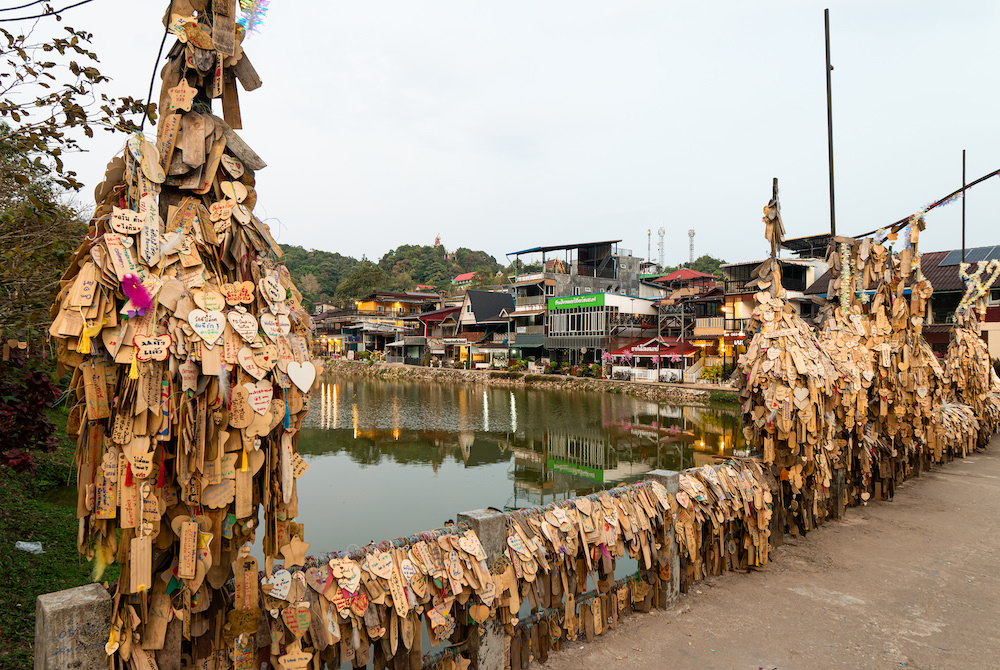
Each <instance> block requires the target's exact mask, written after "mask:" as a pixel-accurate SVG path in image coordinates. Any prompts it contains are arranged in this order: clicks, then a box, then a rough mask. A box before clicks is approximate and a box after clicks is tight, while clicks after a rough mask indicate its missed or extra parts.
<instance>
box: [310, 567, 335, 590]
mask: <svg viewBox="0 0 1000 670" xmlns="http://www.w3.org/2000/svg"><path fill="white" fill-rule="evenodd" d="M331 583H333V575H332V574H330V568H329V567H328V566H326V565H321V566H319V567H316V568H308V569H307V570H306V584H308V585H309V586H310V587H312V589H313V591H316V592H317V593H326V589H327V587H329V586H330V584H331Z"/></svg>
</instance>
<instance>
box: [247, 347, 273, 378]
mask: <svg viewBox="0 0 1000 670" xmlns="http://www.w3.org/2000/svg"><path fill="white" fill-rule="evenodd" d="M250 351H252V352H253V361H254V363H256V364H257V365H259V366H260V367H261V368H262V369H264V370H267V371H268V372H270V371H271V370H273V369H274V366H275V365H277V363H278V347H276V346H274V345H273V344H268V345H266V346H263V347H260V348H259V349H251V350H250Z"/></svg>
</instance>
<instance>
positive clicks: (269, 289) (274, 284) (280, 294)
mask: <svg viewBox="0 0 1000 670" xmlns="http://www.w3.org/2000/svg"><path fill="white" fill-rule="evenodd" d="M258 287H259V288H260V292H261V294H262V295H263V296H264V297H265V298H267V299H268V300H269V301H271V302H281V301H283V300H284V299H285V289H283V288H281V282H279V281H278V275H274V274H271V275H267V276H266V277H263V278H262V279H261V280H260V282H259V283H258Z"/></svg>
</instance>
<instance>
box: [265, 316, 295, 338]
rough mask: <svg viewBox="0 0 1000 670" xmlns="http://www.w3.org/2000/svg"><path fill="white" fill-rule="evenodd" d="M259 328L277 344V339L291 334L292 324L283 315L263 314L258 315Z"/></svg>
mask: <svg viewBox="0 0 1000 670" xmlns="http://www.w3.org/2000/svg"><path fill="white" fill-rule="evenodd" d="M260 327H261V330H263V331H264V334H265V335H267V336H268V338H270V340H271V341H272V342H277V341H278V338H279V337H281V336H282V335H287V334H288V333H290V332H291V330H292V322H291V321H289V319H288V317H287V316H285V315H284V314H279V315H278V316H275V315H274V314H271V313H270V312H264V313H263V314H261V315H260Z"/></svg>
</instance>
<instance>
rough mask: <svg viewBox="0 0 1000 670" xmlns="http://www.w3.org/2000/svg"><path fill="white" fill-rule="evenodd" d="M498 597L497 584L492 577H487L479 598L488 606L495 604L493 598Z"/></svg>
mask: <svg viewBox="0 0 1000 670" xmlns="http://www.w3.org/2000/svg"><path fill="white" fill-rule="evenodd" d="M496 597H497V585H496V582H494V581H493V580H492V579H487V580H486V583H485V584H483V588H481V589H479V598H480V600H482V601H483V604H484V605H486V606H487V607H492V606H493V599H494V598H496Z"/></svg>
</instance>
